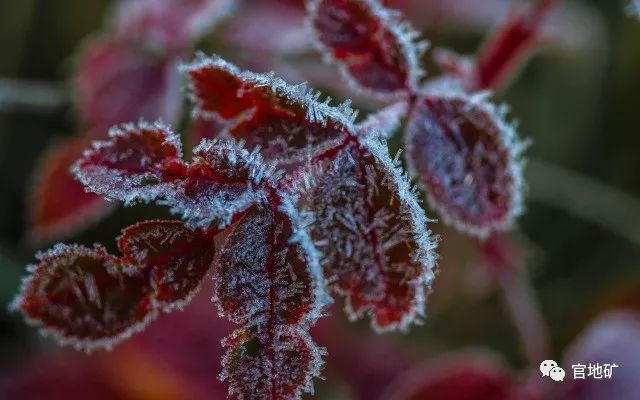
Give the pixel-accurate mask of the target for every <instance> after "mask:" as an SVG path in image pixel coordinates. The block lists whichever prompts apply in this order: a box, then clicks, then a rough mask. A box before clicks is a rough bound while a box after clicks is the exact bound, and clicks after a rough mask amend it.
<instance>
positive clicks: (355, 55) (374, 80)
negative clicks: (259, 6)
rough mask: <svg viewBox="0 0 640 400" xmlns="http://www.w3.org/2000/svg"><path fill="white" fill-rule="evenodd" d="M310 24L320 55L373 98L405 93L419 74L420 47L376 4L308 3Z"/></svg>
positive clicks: (357, 0) (367, 0)
mask: <svg viewBox="0 0 640 400" xmlns="http://www.w3.org/2000/svg"><path fill="white" fill-rule="evenodd" d="M308 9H309V14H310V24H311V26H312V28H313V29H314V31H315V34H316V37H317V39H318V41H319V45H320V48H321V50H322V51H323V53H324V54H328V55H330V57H331V58H332V59H333V60H334V61H335V62H336V63H338V64H339V65H340V66H341V68H342V70H343V73H344V74H345V76H346V77H347V78H348V79H349V81H351V82H353V83H354V84H355V86H356V87H358V88H361V89H364V90H366V91H367V92H370V93H372V94H375V95H378V96H388V95H397V94H403V93H406V92H411V91H413V90H414V89H415V88H416V85H417V83H418V80H419V79H420V77H421V75H422V70H421V69H420V66H419V58H420V57H421V55H422V53H423V52H424V50H425V49H426V44H425V43H414V41H415V39H416V38H417V37H418V34H417V33H416V32H415V31H413V30H412V28H411V27H410V26H409V24H408V23H406V22H403V21H401V20H400V18H399V16H398V15H399V14H398V13H397V12H394V11H391V10H388V9H385V8H384V7H382V5H380V3H379V2H378V1H377V0H311V1H309V3H308Z"/></svg>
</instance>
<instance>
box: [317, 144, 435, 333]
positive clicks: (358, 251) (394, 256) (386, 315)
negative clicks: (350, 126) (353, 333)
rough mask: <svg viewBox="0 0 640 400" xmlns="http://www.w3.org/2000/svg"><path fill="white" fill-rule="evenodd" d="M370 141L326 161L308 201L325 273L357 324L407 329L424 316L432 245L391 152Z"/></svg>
mask: <svg viewBox="0 0 640 400" xmlns="http://www.w3.org/2000/svg"><path fill="white" fill-rule="evenodd" d="M378 140H379V139H378V138H376V137H373V138H369V139H368V140H363V141H362V142H361V143H357V144H356V143H353V144H351V145H348V146H346V147H345V148H344V149H343V150H341V151H340V152H339V153H338V154H337V156H336V157H335V158H332V159H331V160H328V161H326V163H327V165H326V166H325V167H324V169H323V170H321V172H320V174H319V175H321V176H320V177H319V178H318V182H317V185H316V186H315V187H314V189H313V191H312V194H311V196H310V198H309V203H310V204H311V205H313V207H314V209H315V212H316V223H315V224H314V225H313V226H312V236H313V238H314V240H315V241H316V242H317V243H320V244H323V246H322V247H321V250H322V251H323V253H324V263H323V264H324V273H325V277H326V278H327V280H328V281H329V282H333V283H332V288H333V289H334V290H335V291H337V292H338V293H342V294H344V295H345V296H346V297H347V305H346V310H347V312H348V313H349V314H350V316H351V317H352V318H354V319H355V318H358V317H360V316H362V315H363V314H365V313H367V314H370V315H371V325H372V327H373V328H374V329H375V330H377V331H389V330H394V329H401V330H404V329H406V328H407V327H408V326H409V325H410V324H411V323H414V322H416V320H417V319H419V318H420V317H421V316H422V315H423V313H424V302H425V296H426V294H425V287H429V286H430V284H431V281H432V279H433V271H432V269H433V264H434V260H433V254H432V250H433V248H434V247H435V244H434V243H433V242H432V241H431V238H430V237H429V231H428V230H427V228H426V223H427V221H426V218H425V216H424V211H423V210H422V209H421V207H420V206H419V204H418V202H417V200H416V195H415V192H414V191H413V189H412V188H411V187H410V186H409V183H408V182H407V180H406V177H404V176H403V175H402V172H401V170H400V169H399V167H398V166H397V163H395V162H393V161H392V160H391V159H390V158H389V156H388V153H387V149H386V144H382V143H380V142H378Z"/></svg>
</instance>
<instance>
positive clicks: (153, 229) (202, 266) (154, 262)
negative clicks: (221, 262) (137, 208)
mask: <svg viewBox="0 0 640 400" xmlns="http://www.w3.org/2000/svg"><path fill="white" fill-rule="evenodd" d="M214 233H216V231H215V230H212V231H209V232H203V231H201V230H197V231H192V230H189V229H187V228H186V227H185V226H184V224H183V223H182V222H179V221H147V222H141V223H138V224H136V225H133V226H130V227H128V228H127V229H125V230H124V231H123V232H122V236H120V238H119V239H118V248H119V249H120V251H121V252H122V253H123V255H124V258H125V259H127V260H131V261H132V263H133V264H135V265H139V266H141V267H144V268H146V269H151V277H150V279H151V282H152V285H153V288H154V290H155V295H154V298H155V301H156V303H157V304H158V305H159V306H161V307H163V309H164V310H166V311H169V310H172V309H173V308H182V307H183V306H184V305H186V304H187V303H188V302H189V301H190V300H191V298H192V297H193V296H194V295H195V294H196V293H197V291H198V290H199V289H200V284H201V283H202V280H203V279H204V277H205V276H206V274H207V273H208V272H209V269H210V268H211V264H212V262H213V256H214V242H213V236H214Z"/></svg>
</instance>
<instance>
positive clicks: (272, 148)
mask: <svg viewBox="0 0 640 400" xmlns="http://www.w3.org/2000/svg"><path fill="white" fill-rule="evenodd" d="M183 70H184V71H185V73H186V74H187V75H188V77H189V79H190V83H191V92H192V99H193V101H194V102H195V104H196V109H195V116H196V117H198V118H204V119H212V118H213V119H216V118H217V119H223V120H228V121H230V122H231V124H230V126H229V127H228V128H227V129H226V131H224V132H223V133H222V134H223V135H226V136H230V137H232V138H235V139H239V140H242V141H243V142H245V146H246V147H247V148H248V149H250V150H253V149H255V148H257V147H260V148H261V153H262V154H263V156H264V157H265V158H266V159H267V160H269V161H277V162H279V163H283V164H296V163H300V162H305V161H308V160H309V159H310V158H312V157H313V156H315V155H317V154H320V153H322V152H324V151H326V150H328V149H330V148H331V147H333V146H335V145H337V144H338V143H340V142H341V141H342V140H343V139H344V137H345V129H344V127H345V126H350V125H351V124H352V123H353V120H354V119H355V113H354V112H353V110H352V109H351V108H350V106H349V103H345V104H343V105H341V106H339V107H331V106H329V104H328V103H329V100H327V101H326V102H324V103H320V102H318V99H319V96H320V95H319V94H318V93H313V92H312V91H310V90H309V89H308V88H307V86H306V85H304V84H303V85H295V86H294V85H290V84H288V83H286V82H285V81H283V80H282V79H280V78H276V77H275V76H274V75H273V74H255V73H252V72H249V71H240V70H239V69H238V68H237V67H236V66H235V65H232V64H230V63H228V62H226V61H224V60H222V59H220V58H218V57H215V56H214V57H212V58H206V57H204V56H202V55H200V57H199V59H198V60H196V61H195V62H193V63H192V64H189V65H186V66H184V67H183Z"/></svg>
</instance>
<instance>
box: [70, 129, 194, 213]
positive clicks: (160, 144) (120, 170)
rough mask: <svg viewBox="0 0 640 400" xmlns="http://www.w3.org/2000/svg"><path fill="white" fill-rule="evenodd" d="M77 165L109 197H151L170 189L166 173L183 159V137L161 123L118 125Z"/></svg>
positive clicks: (93, 188) (89, 183)
mask: <svg viewBox="0 0 640 400" xmlns="http://www.w3.org/2000/svg"><path fill="white" fill-rule="evenodd" d="M109 137H110V140H109V141H105V142H94V144H93V149H92V150H89V151H87V152H86V153H85V154H84V157H83V158H82V159H80V160H79V161H78V162H77V163H76V164H75V166H74V167H73V170H74V173H75V174H76V176H77V177H78V179H79V180H80V181H81V182H82V183H83V184H84V185H85V186H86V187H87V189H88V190H91V191H92V192H94V193H97V194H100V195H103V196H105V197H107V198H109V199H116V200H122V201H125V202H132V201H136V200H144V201H150V200H153V199H154V198H156V197H158V196H159V195H160V194H161V192H162V191H163V190H166V186H167V183H166V182H165V181H164V179H163V177H164V174H165V172H167V171H168V170H169V169H170V168H176V167H175V164H180V163H181V157H182V148H181V144H180V138H179V137H178V136H176V135H175V134H174V133H173V132H171V130H170V129H169V128H168V127H166V126H164V125H162V124H160V123H155V124H153V125H150V124H146V123H140V124H138V125H133V124H126V125H122V126H119V127H114V128H112V129H111V130H110V131H109Z"/></svg>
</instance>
